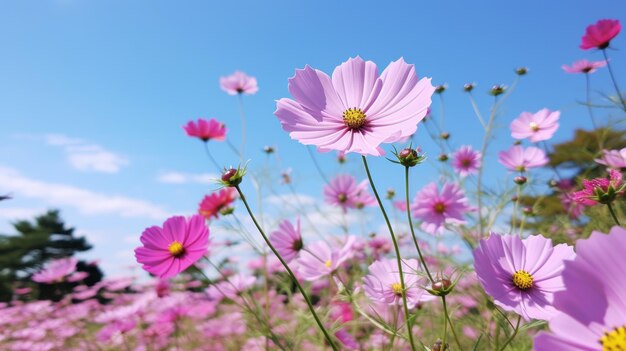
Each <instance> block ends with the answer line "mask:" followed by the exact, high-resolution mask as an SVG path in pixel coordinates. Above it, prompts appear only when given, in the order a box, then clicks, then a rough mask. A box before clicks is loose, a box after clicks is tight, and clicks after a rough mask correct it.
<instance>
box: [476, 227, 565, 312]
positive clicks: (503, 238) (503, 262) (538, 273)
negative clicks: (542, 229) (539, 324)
mask: <svg viewBox="0 0 626 351" xmlns="http://www.w3.org/2000/svg"><path fill="white" fill-rule="evenodd" d="M473 254H474V268H475V270H476V275H477V276H478V280H479V281H480V283H481V284H482V286H483V288H484V289H485V292H487V294H489V295H490V296H491V297H492V298H493V300H494V302H495V304H496V305H498V306H500V307H502V308H503V309H504V310H506V311H513V312H515V313H517V314H519V315H521V316H522V317H524V319H525V320H530V319H543V320H548V319H550V318H551V317H553V316H555V315H556V314H557V313H558V311H557V310H556V309H555V308H554V306H553V305H552V301H553V298H554V293H555V292H557V291H561V290H563V289H564V286H563V280H562V279H561V272H562V271H563V268H564V262H565V261H566V260H571V259H573V258H574V257H575V255H576V254H575V253H574V249H573V248H572V247H571V246H567V245H565V244H559V245H557V246H554V247H553V246H552V240H551V239H546V238H544V237H543V236H541V235H533V236H529V237H528V238H526V239H523V240H522V239H520V237H519V236H518V235H498V234H496V233H491V235H490V236H489V238H487V239H484V240H481V242H480V244H479V245H478V247H477V248H476V249H475V250H474V253H473Z"/></svg>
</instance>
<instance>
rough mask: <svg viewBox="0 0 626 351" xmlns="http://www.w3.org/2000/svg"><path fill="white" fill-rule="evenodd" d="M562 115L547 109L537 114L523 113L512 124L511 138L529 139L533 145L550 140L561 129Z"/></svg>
mask: <svg viewBox="0 0 626 351" xmlns="http://www.w3.org/2000/svg"><path fill="white" fill-rule="evenodd" d="M560 115H561V112H559V111H550V110H548V109H547V108H544V109H541V110H539V111H537V112H536V113H530V112H522V113H521V114H520V115H519V117H517V118H516V119H514V120H513V122H511V136H512V137H513V138H515V139H526V138H529V139H530V141H531V142H533V143H536V142H539V141H542V140H548V139H550V138H552V136H553V135H554V133H555V132H556V130H557V129H558V128H559V116H560Z"/></svg>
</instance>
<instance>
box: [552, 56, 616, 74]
mask: <svg viewBox="0 0 626 351" xmlns="http://www.w3.org/2000/svg"><path fill="white" fill-rule="evenodd" d="M604 66H606V61H605V60H602V61H587V60H585V59H582V60H578V61H576V62H574V63H572V66H571V67H570V66H568V65H563V66H561V68H563V70H564V71H565V72H567V73H593V72H595V71H596V70H597V69H598V68H602V67H604Z"/></svg>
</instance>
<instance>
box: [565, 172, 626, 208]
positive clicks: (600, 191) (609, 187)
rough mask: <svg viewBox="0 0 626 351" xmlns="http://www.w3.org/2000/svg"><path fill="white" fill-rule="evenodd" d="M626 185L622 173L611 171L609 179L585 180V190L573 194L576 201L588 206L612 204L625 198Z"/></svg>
mask: <svg viewBox="0 0 626 351" xmlns="http://www.w3.org/2000/svg"><path fill="white" fill-rule="evenodd" d="M625 189H626V184H624V182H622V173H620V171H617V170H615V169H609V177H608V178H595V179H591V180H588V179H585V180H583V189H582V190H580V191H576V192H574V193H573V194H572V198H573V199H574V201H577V202H579V203H581V204H584V205H587V206H594V205H598V204H610V203H611V202H613V201H614V200H615V199H616V198H617V197H618V196H623V195H624V191H625Z"/></svg>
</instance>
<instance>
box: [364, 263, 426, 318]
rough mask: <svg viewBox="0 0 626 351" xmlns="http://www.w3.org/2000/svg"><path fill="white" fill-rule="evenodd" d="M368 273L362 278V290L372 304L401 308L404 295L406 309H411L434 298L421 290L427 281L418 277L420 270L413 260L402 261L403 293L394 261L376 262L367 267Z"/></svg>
mask: <svg viewBox="0 0 626 351" xmlns="http://www.w3.org/2000/svg"><path fill="white" fill-rule="evenodd" d="M368 271H369V274H368V275H367V276H365V278H363V280H364V285H363V290H364V291H365V295H366V296H367V297H368V298H369V299H370V300H372V301H374V302H380V303H385V304H388V305H396V306H402V303H403V302H402V295H405V296H406V300H407V305H408V307H409V308H413V307H415V305H417V304H418V303H419V302H421V301H428V300H431V299H433V298H435V296H434V295H430V294H428V293H426V290H424V289H423V288H422V287H423V286H424V285H426V283H427V279H425V278H424V277H423V276H421V275H420V274H421V269H420V267H419V263H418V261H417V260H415V259H409V260H403V261H402V273H403V275H404V286H405V289H404V291H403V290H402V283H401V282H400V274H399V271H398V264H397V262H396V261H395V260H390V259H383V260H380V261H376V262H374V263H372V264H371V265H370V266H369V267H368Z"/></svg>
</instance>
